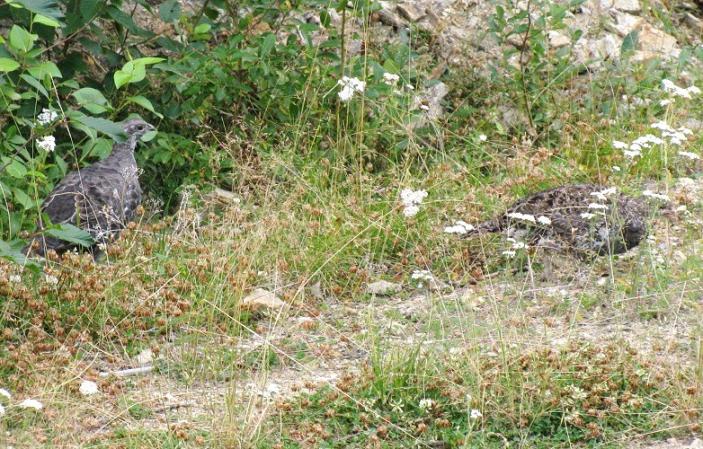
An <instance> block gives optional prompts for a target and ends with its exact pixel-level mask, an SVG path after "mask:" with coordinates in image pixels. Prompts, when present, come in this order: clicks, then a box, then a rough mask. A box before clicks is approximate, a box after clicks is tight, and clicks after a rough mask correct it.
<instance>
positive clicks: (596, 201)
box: [471, 184, 648, 255]
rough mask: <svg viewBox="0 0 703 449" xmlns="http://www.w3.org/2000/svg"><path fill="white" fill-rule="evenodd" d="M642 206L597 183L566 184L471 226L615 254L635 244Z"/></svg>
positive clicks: (641, 232)
mask: <svg viewBox="0 0 703 449" xmlns="http://www.w3.org/2000/svg"><path fill="white" fill-rule="evenodd" d="M647 217H648V210H647V207H646V205H645V204H644V202H643V201H641V200H640V199H636V198H633V197H630V196H627V195H625V194H623V193H620V192H617V191H616V190H615V188H608V187H606V186H602V185H598V184H571V185H564V186H560V187H556V188H553V189H549V190H545V191H542V192H538V193H535V194H532V195H529V196H527V197H525V198H523V199H521V200H519V201H517V202H516V203H515V204H513V205H512V206H510V207H509V208H508V209H507V210H506V211H505V213H503V214H501V215H500V216H498V217H497V218H495V219H493V220H489V221H486V222H484V223H481V224H479V225H478V226H477V227H476V229H475V230H474V231H473V232H471V233H472V234H475V233H486V232H500V231H508V232H510V233H514V232H516V231H523V233H526V234H528V235H527V237H528V238H529V239H530V240H531V241H532V242H533V243H535V242H538V241H539V240H541V239H543V238H546V239H549V240H556V241H557V243H559V244H561V245H563V246H566V247H568V248H569V249H573V250H576V251H578V252H587V253H596V254H601V255H602V254H609V253H613V254H617V253H622V252H625V251H627V250H628V249H630V248H633V247H635V246H637V245H638V244H639V242H640V241H641V240H642V238H643V237H644V236H645V235H646V232H647V223H646V221H647Z"/></svg>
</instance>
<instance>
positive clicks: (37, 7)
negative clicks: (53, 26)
mask: <svg viewBox="0 0 703 449" xmlns="http://www.w3.org/2000/svg"><path fill="white" fill-rule="evenodd" d="M12 3H19V4H20V5H22V6H24V7H25V9H28V10H29V11H32V12H33V13H35V14H40V15H42V16H45V17H51V18H53V19H58V18H59V17H63V12H62V11H61V8H59V6H58V5H57V4H56V1H54V0H13V1H12Z"/></svg>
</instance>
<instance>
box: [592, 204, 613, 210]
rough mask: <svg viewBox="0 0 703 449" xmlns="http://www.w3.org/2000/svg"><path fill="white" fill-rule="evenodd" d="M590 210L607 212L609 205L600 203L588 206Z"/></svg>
mask: <svg viewBox="0 0 703 449" xmlns="http://www.w3.org/2000/svg"><path fill="white" fill-rule="evenodd" d="M588 208H589V209H596V210H606V209H608V205H606V204H600V203H591V204H589V205H588Z"/></svg>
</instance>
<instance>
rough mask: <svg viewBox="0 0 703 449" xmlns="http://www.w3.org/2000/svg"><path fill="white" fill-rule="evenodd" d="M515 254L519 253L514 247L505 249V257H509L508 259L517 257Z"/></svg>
mask: <svg viewBox="0 0 703 449" xmlns="http://www.w3.org/2000/svg"><path fill="white" fill-rule="evenodd" d="M515 254H517V253H516V252H515V251H514V250H512V249H509V250H505V251H503V255H504V256H505V257H507V258H508V259H512V258H513V257H515Z"/></svg>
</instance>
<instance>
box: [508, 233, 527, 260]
mask: <svg viewBox="0 0 703 449" xmlns="http://www.w3.org/2000/svg"><path fill="white" fill-rule="evenodd" d="M506 240H507V241H508V242H510V243H511V246H510V249H508V250H505V251H503V253H502V254H503V256H505V257H507V258H508V259H511V258H513V257H515V256H516V255H517V252H518V251H519V250H521V249H527V244H526V243H525V242H521V241H519V240H515V239H514V238H512V237H508V238H507V239H506Z"/></svg>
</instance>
